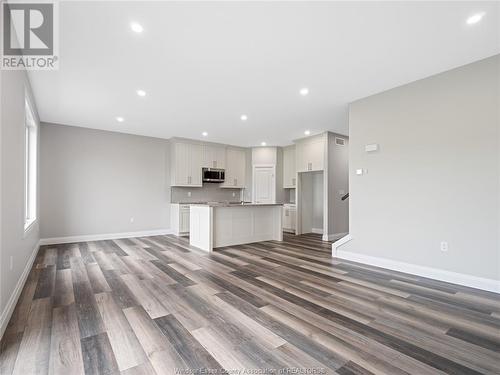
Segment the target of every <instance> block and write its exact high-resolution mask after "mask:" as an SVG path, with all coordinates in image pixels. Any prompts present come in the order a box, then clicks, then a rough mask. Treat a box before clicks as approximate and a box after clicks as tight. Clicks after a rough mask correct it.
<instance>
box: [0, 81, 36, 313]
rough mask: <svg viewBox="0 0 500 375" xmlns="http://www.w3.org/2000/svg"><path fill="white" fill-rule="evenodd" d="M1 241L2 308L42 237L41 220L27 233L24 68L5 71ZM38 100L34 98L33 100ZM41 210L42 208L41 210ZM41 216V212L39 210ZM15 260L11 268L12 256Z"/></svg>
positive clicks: (2, 101)
mask: <svg viewBox="0 0 500 375" xmlns="http://www.w3.org/2000/svg"><path fill="white" fill-rule="evenodd" d="M0 77H1V78H0V88H1V93H0V94H1V95H0V96H1V105H0V108H1V120H0V121H1V124H0V127H1V133H2V135H1V145H0V146H1V199H0V200H1V211H0V212H1V232H2V236H1V241H0V274H1V276H0V312H1V313H2V318H6V317H5V316H4V315H3V314H4V309H5V308H6V305H7V302H8V300H9V298H10V296H11V295H12V293H13V292H14V289H15V286H16V283H17V282H18V280H19V279H20V277H21V274H22V272H23V270H24V268H25V266H26V264H27V262H28V260H29V258H30V256H31V254H32V253H33V250H34V249H35V248H36V246H37V244H38V240H39V227H38V223H39V222H40V218H39V219H38V220H37V222H35V224H34V225H33V226H32V227H31V229H30V230H29V231H28V232H27V233H26V234H25V233H24V114H25V110H24V97H25V88H26V89H27V90H28V92H30V93H31V89H30V86H29V81H28V77H27V75H26V73H25V72H24V71H1V73H0ZM32 102H33V103H34V101H32ZM38 201H40V199H38ZM38 212H39V210H38ZM39 217H40V214H39ZM11 257H12V260H13V267H12V270H11V269H10V258H11Z"/></svg>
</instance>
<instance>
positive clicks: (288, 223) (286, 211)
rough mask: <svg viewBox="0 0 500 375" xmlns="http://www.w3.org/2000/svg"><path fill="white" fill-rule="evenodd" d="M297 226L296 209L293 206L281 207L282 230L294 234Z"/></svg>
mask: <svg viewBox="0 0 500 375" xmlns="http://www.w3.org/2000/svg"><path fill="white" fill-rule="evenodd" d="M296 226H297V208H296V207H295V206H292V205H290V206H288V205H284V206H283V230H284V231H285V232H290V233H295V231H296Z"/></svg>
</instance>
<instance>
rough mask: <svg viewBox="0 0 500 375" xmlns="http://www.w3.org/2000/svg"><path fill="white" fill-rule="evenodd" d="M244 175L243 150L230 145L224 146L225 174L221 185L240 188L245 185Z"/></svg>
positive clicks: (244, 161) (244, 159) (244, 155)
mask: <svg viewBox="0 0 500 375" xmlns="http://www.w3.org/2000/svg"><path fill="white" fill-rule="evenodd" d="M245 175H246V153H245V150H241V149H237V148H232V147H228V148H226V176H225V181H224V183H223V184H222V185H221V187H223V188H237V189H242V188H244V187H245Z"/></svg>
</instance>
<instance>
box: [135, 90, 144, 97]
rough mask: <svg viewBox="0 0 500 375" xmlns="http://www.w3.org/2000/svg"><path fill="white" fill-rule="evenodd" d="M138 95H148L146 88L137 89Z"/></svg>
mask: <svg viewBox="0 0 500 375" xmlns="http://www.w3.org/2000/svg"><path fill="white" fill-rule="evenodd" d="M137 95H139V96H146V91H144V90H137Z"/></svg>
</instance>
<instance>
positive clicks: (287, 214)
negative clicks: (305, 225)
mask: <svg viewBox="0 0 500 375" xmlns="http://www.w3.org/2000/svg"><path fill="white" fill-rule="evenodd" d="M283 229H290V210H289V209H288V208H286V207H285V208H283Z"/></svg>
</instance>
